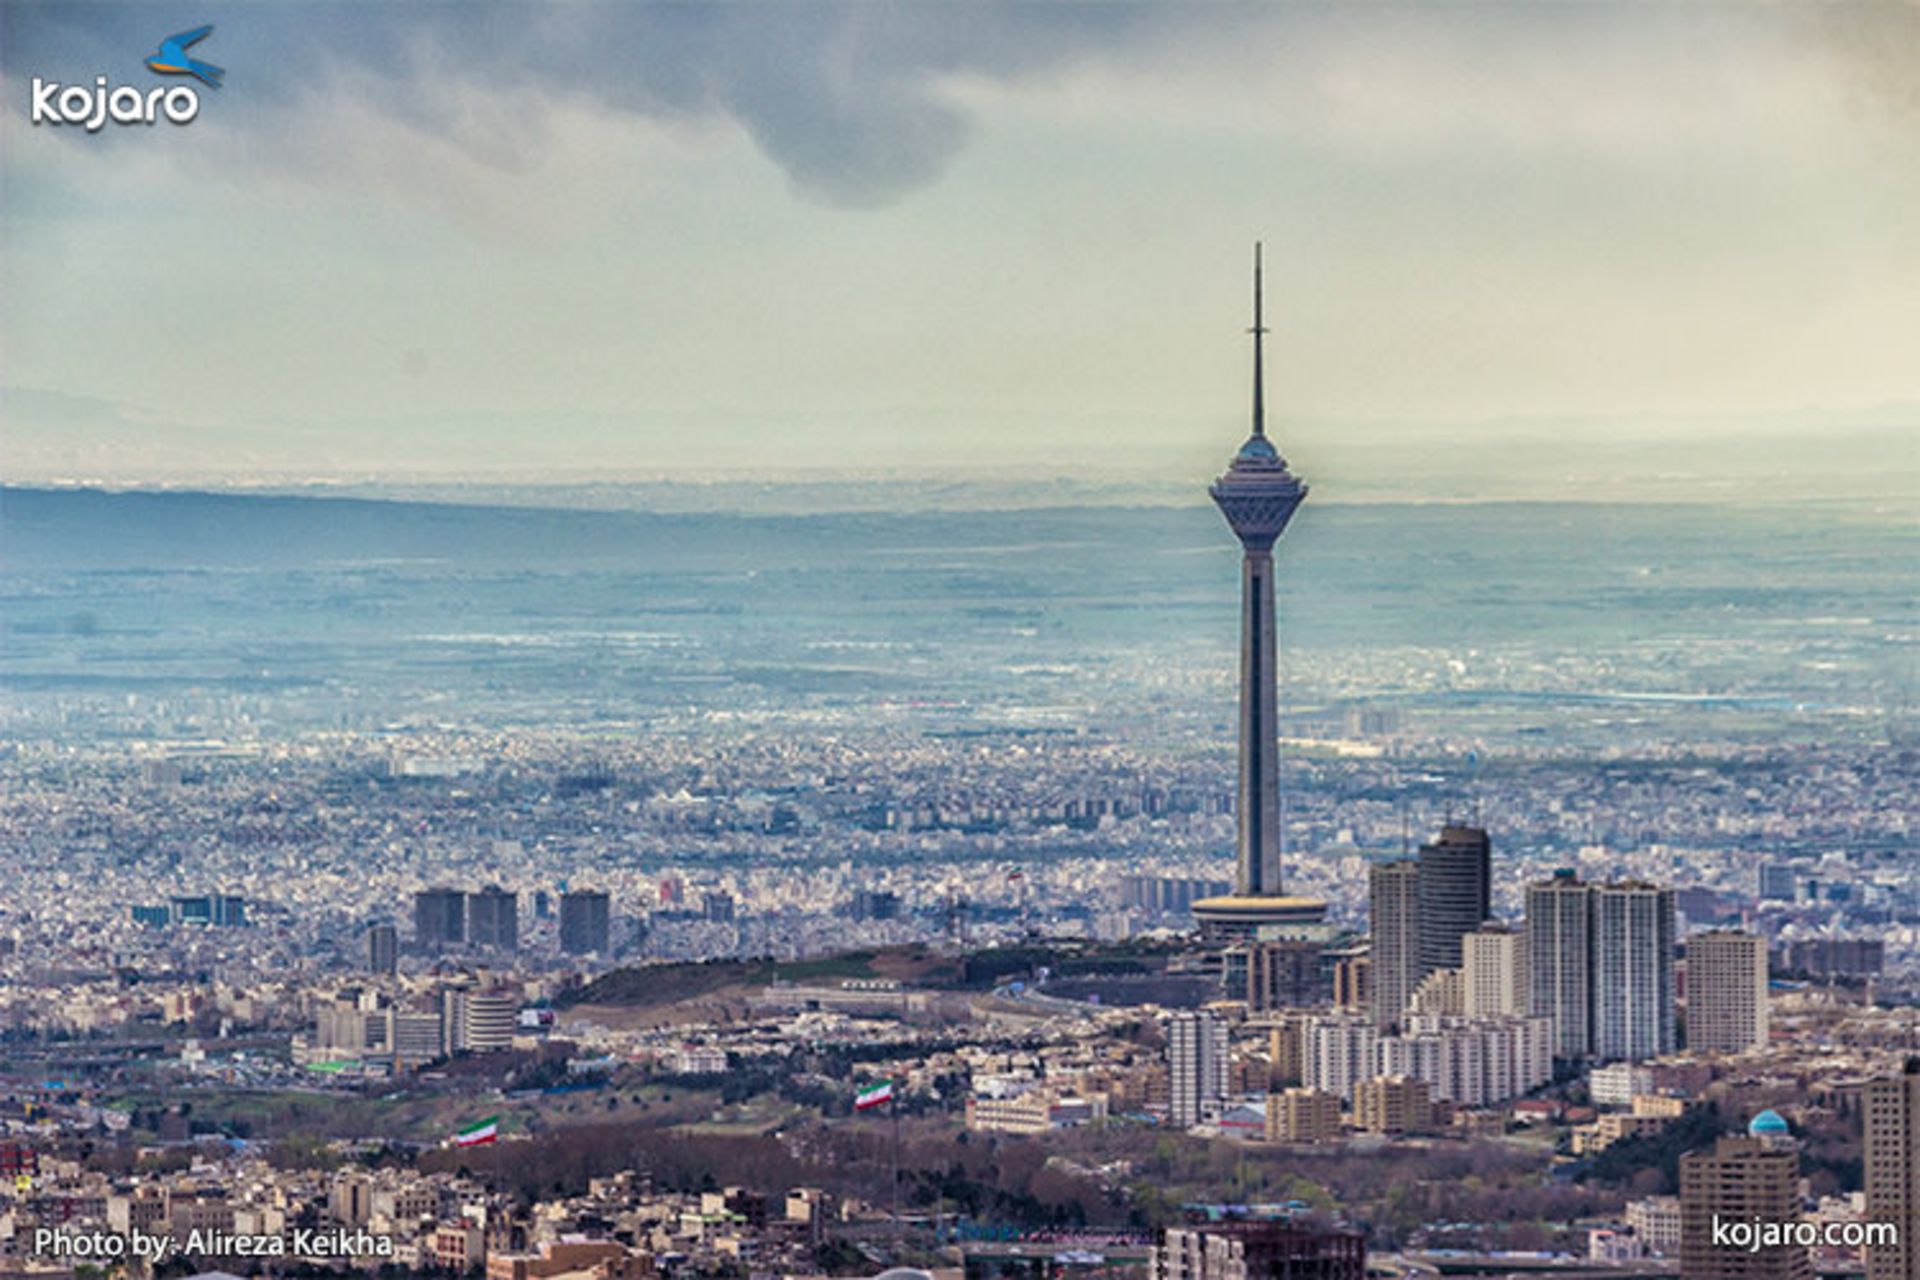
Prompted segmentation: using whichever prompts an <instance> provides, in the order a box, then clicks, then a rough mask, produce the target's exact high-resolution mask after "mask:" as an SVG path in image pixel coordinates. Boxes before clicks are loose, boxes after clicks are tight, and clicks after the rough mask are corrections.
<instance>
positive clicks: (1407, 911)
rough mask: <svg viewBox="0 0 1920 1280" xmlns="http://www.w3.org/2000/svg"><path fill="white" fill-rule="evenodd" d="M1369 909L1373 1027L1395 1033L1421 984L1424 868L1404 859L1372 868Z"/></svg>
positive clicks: (1369, 871)
mask: <svg viewBox="0 0 1920 1280" xmlns="http://www.w3.org/2000/svg"><path fill="white" fill-rule="evenodd" d="M1367 911H1368V930H1369V932H1370V933H1371V935H1372V938H1373V949H1372V953H1371V954H1372V966H1371V969H1370V971H1369V973H1368V975H1367V976H1368V982H1369V987H1370V994H1371V996H1372V1006H1373V1025H1374V1026H1376V1027H1380V1028H1383V1029H1391V1028H1394V1027H1397V1026H1399V1025H1400V1019H1401V1017H1402V1016H1403V1015H1404V1014H1405V1013H1406V1009H1407V1001H1408V1000H1410V999H1412V997H1413V990H1414V987H1415V986H1417V985H1418V984H1419V981H1420V864H1419V863H1417V862H1414V861H1412V860H1411V859H1401V860H1399V861H1396V862H1376V863H1374V864H1373V865H1372V866H1371V867H1370V868H1368V870H1367Z"/></svg>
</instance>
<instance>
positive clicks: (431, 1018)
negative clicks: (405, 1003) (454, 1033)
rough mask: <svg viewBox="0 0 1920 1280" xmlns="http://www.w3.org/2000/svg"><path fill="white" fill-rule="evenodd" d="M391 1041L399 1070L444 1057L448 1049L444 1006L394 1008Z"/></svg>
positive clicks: (389, 1025)
mask: <svg viewBox="0 0 1920 1280" xmlns="http://www.w3.org/2000/svg"><path fill="white" fill-rule="evenodd" d="M387 1043H388V1044H389V1045H390V1046H391V1047H392V1049H393V1065H394V1067H395V1069H396V1070H405V1069H407V1068H408V1067H417V1066H419V1065H420V1064H421V1063H423V1062H431V1061H433V1060H434V1059H436V1058H440V1057H443V1056H445V1054H446V1052H447V1038H446V1022H445V1014H444V1013H443V1011H442V1010H440V1009H392V1010H390V1011H389V1012H388V1022H387Z"/></svg>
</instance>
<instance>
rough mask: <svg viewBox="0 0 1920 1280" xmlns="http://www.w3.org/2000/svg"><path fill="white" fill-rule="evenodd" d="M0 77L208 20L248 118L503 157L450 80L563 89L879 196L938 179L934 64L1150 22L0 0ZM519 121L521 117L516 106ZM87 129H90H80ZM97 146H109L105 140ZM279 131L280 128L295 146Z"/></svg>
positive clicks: (946, 150) (1137, 13)
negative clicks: (326, 107)
mask: <svg viewBox="0 0 1920 1280" xmlns="http://www.w3.org/2000/svg"><path fill="white" fill-rule="evenodd" d="M0 12H3V13H4V17H0V23H4V26H0V37H3V38H0V46H3V47H4V50H5V52H4V62H3V63H0V65H4V67H5V69H6V71H7V73H8V75H9V76H10V77H25V76H27V75H32V74H41V75H54V76H59V77H63V78H67V79H70V80H79V81H81V82H83V83H84V82H85V81H87V80H90V79H91V77H92V76H93V75H95V74H98V73H99V72H102V71H105V72H107V73H108V74H111V75H116V76H125V77H127V78H129V79H132V78H135V77H144V75H145V73H144V72H143V71H142V69H141V66H140V59H141V57H142V56H144V54H145V53H147V52H149V51H150V50H151V49H152V47H153V46H154V44H155V43H156V41H157V40H158V39H159V37H160V36H162V35H165V34H167V33H168V32H169V31H171V30H173V29H174V28H175V27H176V26H183V25H198V24H200V23H203V22H212V23H214V24H215V26H216V27H217V28H218V30H217V31H216V33H215V39H214V41H213V42H212V43H210V44H209V45H208V46H207V47H206V49H205V53H206V56H207V57H208V58H210V59H212V60H214V61H217V62H219V63H221V64H222V65H225V66H226V67H227V68H228V72H229V74H228V79H227V85H228V88H227V90H225V91H224V93H223V97H224V101H223V103H222V107H223V109H224V110H226V111H228V112H231V113H233V114H236V115H237V114H239V112H238V111H236V110H235V108H236V107H239V102H236V101H235V100H241V101H244V102H245V106H244V107H240V110H242V111H245V112H247V113H249V114H250V115H251V116H252V117H253V118H252V120H250V121H249V123H250V124H253V125H255V126H256V127H271V124H272V117H273V115H274V113H275V112H276V111H282V110H285V109H287V108H290V107H293V106H296V105H300V104H303V103H306V102H308V101H310V100H311V98H312V97H313V95H315V94H320V93H326V92H330V91H333V90H334V89H336V88H338V87H339V86H340V85H341V84H343V83H348V84H351V85H352V87H353V91H354V92H356V93H361V94H370V95H372V96H373V98H374V99H375V100H376V101H377V102H378V103H379V105H380V106H381V107H382V108H383V109H384V110H386V111H388V112H391V113H392V114H393V115H394V116H395V117H396V118H397V119H399V120H401V121H404V122H407V123H409V124H412V125H415V126H417V127H422V128H428V129H432V130H433V131H435V132H436V133H438V134H440V135H441V136H443V137H446V138H448V139H449V140H451V141H453V142H454V143H456V144H457V145H460V146H462V147H463V148H466V149H468V150H470V151H471V152H472V153H473V154H475V155H476V156H477V157H479V158H481V159H483V160H486V161H488V162H490V163H497V164H500V165H501V166H502V167H508V168H513V167H518V166H517V164H515V163H514V158H515V157H517V156H520V155H522V154H523V153H524V150H525V148H524V146H522V145H519V144H520V143H521V142H523V141H524V140H523V139H519V140H516V139H512V138H502V137H501V129H502V122H501V120H500V119H498V118H497V117H495V116H492V115H484V116H483V117H481V118H475V117H474V115H473V113H472V111H471V109H470V104H471V102H472V95H471V94H463V93H453V92H449V89H450V87H451V86H453V85H455V84H460V85H465V86H477V87H481V88H486V87H493V88H497V89H500V90H503V91H518V92H523V93H524V92H527V91H532V92H533V93H536V94H537V93H544V94H550V95H556V96H565V97H579V98H585V99H588V100H591V101H594V102H597V103H599V104H600V105H602V106H603V107H604V108H605V109H607V110H610V111H616V112H622V113H626V114H631V115H638V116H646V117H649V118H665V119H673V118H685V119H713V118H730V119H732V120H734V121H736V122H738V123H739V124H740V125H741V126H742V127H743V128H744V129H745V130H746V131H747V133H748V134H749V135H750V136H751V137H752V138H753V139H754V141H755V142H756V144H757V145H758V146H759V147H760V148H761V149H762V150H763V151H764V152H765V153H766V155H767V156H769V157H770V158H771V159H772V160H773V161H774V162H775V163H777V164H779V165H780V166H781V167H782V168H783V169H784V170H785V171H786V173H787V174H788V175H789V177H790V178H791V179H792V181H793V183H794V185H795V186H796V187H797V188H798V189H799V190H801V191H802V192H803V193H805V194H807V195H808V196H810V197H812V198H815V199H818V200H821V201H824V202H827V203H831V204H839V205H850V206H867V205H876V204H882V203H885V202H887V201H889V200H891V199H893V198H895V197H897V196H899V195H900V194H902V193H903V192H906V191H909V190H912V189H913V188H915V187H918V186H921V185H924V184H926V183H928V182H931V181H933V180H934V179H936V178H937V177H938V176H939V175H940V174H941V173H942V172H943V171H944V170H945V168H946V166H947V165H948V163H949V162H950V161H951V160H952V159H953V157H954V155H955V154H956V153H957V152H958V151H959V150H960V148H961V147H962V146H963V145H964V143H965V141H966V138H967V133H968V121H967V119H966V118H965V116H964V114H963V113H962V112H961V111H960V110H959V109H958V108H956V107H955V106H954V105H953V104H951V103H950V102H947V101H945V100H943V99H942V98H941V96H940V93H939V77H940V76H941V74H942V73H967V74H975V75H981V76H986V77H990V78H1001V77H1010V76H1016V75H1020V74H1023V73H1025V72H1027V71H1030V70H1033V69H1035V68H1040V67H1050V66H1057V65H1059V64H1060V63H1062V62H1064V61H1067V60H1070V59H1072V58H1074V57H1076V56H1078V55H1079V54H1080V53H1081V52H1082V51H1085V50H1092V49H1099V48H1101V47H1103V46H1106V45H1107V44H1109V43H1110V42H1111V41H1113V40H1114V39H1116V38H1117V37H1120V36H1122V35H1124V34H1125V33H1126V31H1127V30H1128V29H1129V28H1132V27H1135V26H1138V25H1140V24H1141V23H1142V22H1144V21H1146V20H1148V17H1149V15H1148V14H1147V12H1146V11H1145V10H1142V9H1137V8H1133V7H1130V6H1115V5H1102V6H1069V5H1049V6H1042V5H1002V4H990V3H989V4H969V5H924V4H913V5H905V4H897V3H886V2H880V0H874V2H868V3H789V4H778V5H759V4H753V5H748V4H739V5H734V4H633V5H627V4H617V5H616V4H570V5H557V6H535V5H532V4H518V3H483V4H458V5H454V4H425V5H407V6H392V5H387V4H381V5H371V4H327V5H284V6H283V5H254V4H249V5H235V4H231V3H215V4H200V5H193V6H191V7H182V8H177V9H176V8H175V7H174V6H173V5H172V4H168V5H139V6H133V5H126V4H66V3H51V4H40V5H0ZM526 128H528V129H537V122H528V124H527V125H526ZM96 142H98V140H96ZM109 145H110V144H109ZM294 145H297V141H296V142H295V143H294Z"/></svg>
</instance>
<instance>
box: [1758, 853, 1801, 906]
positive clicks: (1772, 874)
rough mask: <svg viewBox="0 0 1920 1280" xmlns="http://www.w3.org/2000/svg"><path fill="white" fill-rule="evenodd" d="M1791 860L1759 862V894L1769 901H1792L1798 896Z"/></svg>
mask: <svg viewBox="0 0 1920 1280" xmlns="http://www.w3.org/2000/svg"><path fill="white" fill-rule="evenodd" d="M1798 888H1799V886H1798V885H1797V883H1796V879H1795V874H1794V869H1793V864H1792V863H1791V862H1763V863H1761V864H1760V896H1761V898H1763V899H1766V900H1768V901H1771V902H1792V901H1793V900H1794V898H1795V897H1796V896H1798Z"/></svg>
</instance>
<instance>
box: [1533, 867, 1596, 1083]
mask: <svg viewBox="0 0 1920 1280" xmlns="http://www.w3.org/2000/svg"><path fill="white" fill-rule="evenodd" d="M1592 931H1593V907H1592V886H1591V885H1588V884H1584V883H1582V882H1581V881H1580V880H1579V879H1578V878H1576V877H1575V876H1574V873H1573V872H1572V871H1556V872H1555V873H1554V875H1553V878H1552V879H1551V880H1542V881H1539V882H1537V883H1535V884H1530V885H1528V886H1527V981H1528V984H1529V985H1530V987H1531V989H1532V998H1531V1003H1532V1006H1533V1012H1534V1014H1535V1015H1536V1016H1538V1017H1542V1018H1548V1019H1550V1020H1551V1021H1552V1022H1553V1056H1554V1057H1556V1058H1565V1059H1578V1058H1584V1057H1586V1056H1587V1055H1588V1054H1590V1053H1592V1052H1593V948H1592Z"/></svg>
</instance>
